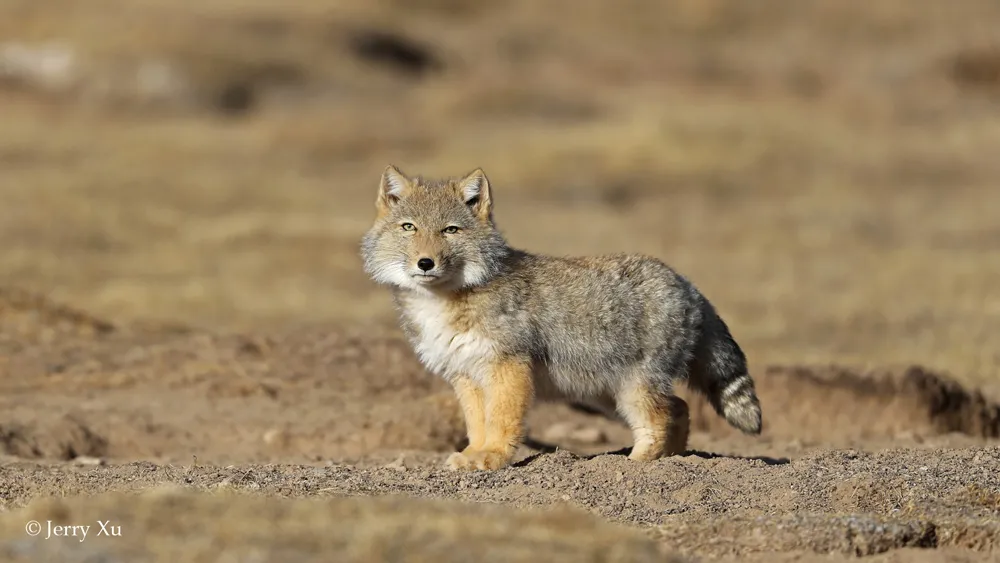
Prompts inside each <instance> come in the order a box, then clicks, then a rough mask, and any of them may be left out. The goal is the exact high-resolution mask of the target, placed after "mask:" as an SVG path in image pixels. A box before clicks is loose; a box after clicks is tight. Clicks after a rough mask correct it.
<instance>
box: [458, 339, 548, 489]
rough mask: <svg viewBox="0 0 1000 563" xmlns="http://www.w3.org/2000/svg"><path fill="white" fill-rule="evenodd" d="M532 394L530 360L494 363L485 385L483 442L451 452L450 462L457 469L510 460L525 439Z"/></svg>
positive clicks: (482, 467)
mask: <svg viewBox="0 0 1000 563" xmlns="http://www.w3.org/2000/svg"><path fill="white" fill-rule="evenodd" d="M533 395H534V387H533V380H532V377H531V363H530V362H528V361H523V360H520V359H509V360H503V361H499V362H496V363H494V364H493V365H492V366H491V370H490V373H489V374H488V375H487V377H486V379H485V382H484V386H483V398H484V400H485V403H484V404H485V407H486V425H485V438H484V441H483V445H482V447H481V448H478V449H471V450H470V449H469V448H466V451H462V452H456V453H453V454H451V456H450V457H449V458H448V461H447V466H448V467H449V468H450V469H455V470H475V469H480V470H494V469H500V468H502V467H504V466H506V465H507V464H509V463H510V461H511V459H512V458H513V457H514V453H515V452H516V451H517V447H518V446H519V445H520V444H521V441H522V440H523V439H524V417H525V415H526V414H527V412H528V408H529V407H530V406H531V401H532V398H533Z"/></svg>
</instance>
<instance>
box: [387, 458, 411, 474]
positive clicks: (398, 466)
mask: <svg viewBox="0 0 1000 563" xmlns="http://www.w3.org/2000/svg"><path fill="white" fill-rule="evenodd" d="M384 467H385V468H386V469H394V470H396V471H399V472H400V473H403V472H405V471H406V469H407V467H406V464H405V463H403V456H399V457H397V458H396V460H395V461H393V462H392V463H387V464H386V465H385V466H384Z"/></svg>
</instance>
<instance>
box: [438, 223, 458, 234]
mask: <svg viewBox="0 0 1000 563" xmlns="http://www.w3.org/2000/svg"><path fill="white" fill-rule="evenodd" d="M458 230H459V229H458V227H456V226H455V225H452V226H450V227H445V228H444V230H443V231H441V232H442V233H448V234H449V235H453V234H455V233H457V232H458Z"/></svg>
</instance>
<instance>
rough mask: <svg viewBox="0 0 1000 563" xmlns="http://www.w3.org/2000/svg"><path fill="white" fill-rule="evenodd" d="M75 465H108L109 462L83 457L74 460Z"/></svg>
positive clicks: (97, 458)
mask: <svg viewBox="0 0 1000 563" xmlns="http://www.w3.org/2000/svg"><path fill="white" fill-rule="evenodd" d="M73 463H74V464H76V465H107V462H106V461H104V460H103V459H101V458H99V457H91V456H87V455H81V456H77V457H75V458H73Z"/></svg>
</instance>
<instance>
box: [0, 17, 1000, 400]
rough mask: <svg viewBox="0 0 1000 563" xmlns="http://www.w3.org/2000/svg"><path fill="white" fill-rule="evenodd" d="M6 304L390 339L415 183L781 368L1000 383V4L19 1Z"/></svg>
mask: <svg viewBox="0 0 1000 563" xmlns="http://www.w3.org/2000/svg"><path fill="white" fill-rule="evenodd" d="M0 10H2V14H3V16H2V17H0V198H2V199H0V202H2V204H0V241H2V244H0V272H2V276H3V277H2V284H3V285H4V286H6V287H19V288H24V289H27V290H29V291H32V292H38V293H41V294H45V295H48V296H50V297H51V298H53V299H55V300H58V301H60V302H65V303H70V304H72V305H73V306H76V307H79V308H81V309H85V310H87V311H90V312H92V313H94V314H95V315H98V316H101V317H103V318H108V319H114V320H116V321H117V320H123V321H126V320H133V319H155V320H158V321H165V322H174V323H180V324H185V325H190V326H199V327H207V328H212V329H219V330H258V329H260V330H264V329H266V330H271V329H277V328H280V327H285V326H293V325H298V324H303V323H313V322H323V323H327V322H329V323H358V322H362V321H364V322H367V321H371V320H375V321H379V322H380V321H383V320H384V321H391V319H393V311H392V309H391V305H390V299H389V296H388V294H387V293H386V292H385V291H384V290H383V289H380V288H377V287H375V286H374V285H373V284H372V283H370V282H369V281H368V280H367V278H366V277H365V275H364V274H363V272H362V271H361V262H360V258H359V257H358V243H359V240H360V237H361V235H362V234H363V233H364V231H365V230H366V229H367V228H368V226H369V225H370V223H371V221H372V220H373V218H374V207H373V204H374V197H375V190H376V187H377V184H378V179H379V175H380V174H381V172H382V170H383V169H384V167H385V166H386V164H388V163H393V164H396V165H398V166H399V167H400V168H402V169H403V170H404V171H406V172H408V173H410V174H423V175H458V174H462V173H465V172H467V171H469V170H471V169H472V168H474V167H477V166H480V167H483V168H484V170H485V171H486V173H487V175H488V176H489V178H490V180H491V183H492V185H493V187H494V190H495V198H496V202H497V203H496V205H497V207H496V216H497V220H498V222H499V224H500V226H501V228H502V229H503V230H504V232H505V234H506V235H507V237H508V239H509V240H510V242H511V243H512V244H514V245H516V246H519V247H523V248H527V249H529V250H532V251H536V252H547V253H556V254H584V253H586V254H593V253H601V252H643V253H649V254H653V255H655V256H657V257H659V258H661V259H663V260H664V261H666V262H668V263H670V264H672V265H673V266H675V267H676V268H677V269H679V270H680V271H681V272H683V273H684V274H686V275H688V276H689V277H690V278H691V279H692V280H693V281H694V282H695V283H696V284H697V285H699V287H701V288H702V290H703V291H704V292H705V293H706V294H707V295H708V297H709V298H710V299H712V300H713V301H714V302H715V303H716V305H717V306H718V308H719V309H720V311H721V313H722V315H723V316H724V318H725V319H726V320H727V321H728V322H729V324H730V327H731V328H732V329H733V332H734V334H735V336H736V338H737V339H738V340H739V341H740V342H741V343H742V344H743V345H744V347H745V349H746V351H747V353H748V355H749V356H750V358H751V362H752V363H754V364H757V365H764V364H782V363H785V364H788V363H795V362H813V363H815V362H819V363H826V362H834V361H836V362H839V363H860V364H878V365H891V364H909V363H916V364H922V365H925V366H929V367H932V368H935V369H940V370H944V371H947V372H950V373H953V374H955V375H957V376H960V377H961V378H962V379H964V380H966V381H969V382H972V383H975V384H978V385H982V386H985V387H993V388H994V389H998V388H1000V387H998V383H997V382H1000V347H998V345H997V343H998V338H1000V336H998V335H1000V158H998V156H1000V3H997V2H995V1H994V0H956V1H953V2H947V3H946V2H940V1H935V0H905V1H903V0H880V1H879V2H864V3H862V2H843V1H841V0H814V1H809V2H803V1H800V0H755V1H754V2H746V1H742V0H677V1H674V2H646V1H638V0H620V1H617V2H611V1H604V0H574V1H571V0H544V1H539V0H494V1H491V2H474V1H471V0H368V1H360V0H356V1H324V2H320V1H317V0H285V1H282V2H278V1H276V0H269V1H268V0H242V1H237V0H199V1H197V2H195V1H193V0H169V1H168V0H87V1H86V2H82V1H80V0H46V1H44V2H43V1H39V0H3V1H2V2H0Z"/></svg>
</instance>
